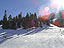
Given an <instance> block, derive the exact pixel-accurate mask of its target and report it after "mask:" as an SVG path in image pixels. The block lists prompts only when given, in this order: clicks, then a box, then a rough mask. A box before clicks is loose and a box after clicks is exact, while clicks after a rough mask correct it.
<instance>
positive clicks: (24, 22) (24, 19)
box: [22, 17, 27, 29]
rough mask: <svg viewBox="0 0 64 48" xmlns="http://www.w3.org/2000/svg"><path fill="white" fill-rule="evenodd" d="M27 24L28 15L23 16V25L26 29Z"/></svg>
mask: <svg viewBox="0 0 64 48" xmlns="http://www.w3.org/2000/svg"><path fill="white" fill-rule="evenodd" d="M26 25H27V24H26V17H23V20H22V26H23V28H24V29H26V28H27V26H26Z"/></svg>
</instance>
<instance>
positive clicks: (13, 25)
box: [12, 17, 16, 29]
mask: <svg viewBox="0 0 64 48" xmlns="http://www.w3.org/2000/svg"><path fill="white" fill-rule="evenodd" d="M12 29H16V19H15V17H14V18H13V21H12Z"/></svg>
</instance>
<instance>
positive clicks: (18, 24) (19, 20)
mask: <svg viewBox="0 0 64 48" xmlns="http://www.w3.org/2000/svg"><path fill="white" fill-rule="evenodd" d="M21 23H22V13H20V14H19V15H18V20H17V27H18V28H20V27H21Z"/></svg>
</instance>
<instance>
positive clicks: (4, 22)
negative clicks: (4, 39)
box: [3, 10, 8, 29]
mask: <svg viewBox="0 0 64 48" xmlns="http://www.w3.org/2000/svg"><path fill="white" fill-rule="evenodd" d="M6 12H7V11H6V10H5V14H4V17H3V29H7V28H8V22H7V14H6Z"/></svg>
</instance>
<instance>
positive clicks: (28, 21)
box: [26, 12, 30, 28]
mask: <svg viewBox="0 0 64 48" xmlns="http://www.w3.org/2000/svg"><path fill="white" fill-rule="evenodd" d="M29 25H30V19H29V14H28V12H27V15H26V26H27V28H29Z"/></svg>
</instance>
